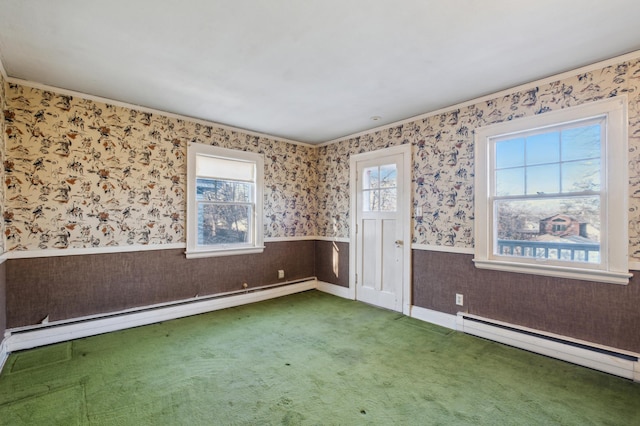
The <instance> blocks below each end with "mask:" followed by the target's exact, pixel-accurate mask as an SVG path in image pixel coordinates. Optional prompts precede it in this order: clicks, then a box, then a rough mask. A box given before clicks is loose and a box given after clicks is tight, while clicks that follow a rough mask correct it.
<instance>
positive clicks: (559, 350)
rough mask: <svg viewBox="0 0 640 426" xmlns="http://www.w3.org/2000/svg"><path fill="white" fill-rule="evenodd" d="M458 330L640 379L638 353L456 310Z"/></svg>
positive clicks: (625, 376)
mask: <svg viewBox="0 0 640 426" xmlns="http://www.w3.org/2000/svg"><path fill="white" fill-rule="evenodd" d="M457 329H458V330H459V331H463V332H465V333H467V334H471V335H474V336H478V337H482V338H485V339H489V340H493V341H496V342H500V343H504V344H506V345H509V346H513V347H517V348H520V349H525V350H528V351H530V352H535V353H539V354H542V355H546V356H549V357H552V358H557V359H561V360H563V361H567V362H571V363H573V364H577V365H581V366H584V367H588V368H592V369H594V370H599V371H603V372H605V373H609V374H613V375H616V376H620V377H624V378H627V379H631V380H634V381H636V382H640V362H639V358H640V354H636V353H633V352H628V351H621V350H618V349H615V348H610V347H606V346H603V345H598V344H594V343H590V342H585V341H580V340H577V339H571V338H567V337H564V336H559V335H554V334H551V333H546V332H542V331H539V330H533V329H529V328H526V327H519V326H515V325H512V324H508V323H504V322H500V321H494V320H491V319H488V318H483V317H479V316H476V315H471V314H465V313H458V318H457Z"/></svg>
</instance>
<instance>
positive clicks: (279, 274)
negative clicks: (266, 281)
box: [278, 269, 284, 280]
mask: <svg viewBox="0 0 640 426" xmlns="http://www.w3.org/2000/svg"><path fill="white" fill-rule="evenodd" d="M283 278H284V269H278V279H280V280H281V279H283Z"/></svg>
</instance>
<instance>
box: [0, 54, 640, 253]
mask: <svg viewBox="0 0 640 426" xmlns="http://www.w3.org/2000/svg"><path fill="white" fill-rule="evenodd" d="M639 89H640V60H633V61H629V62H625V63H620V64H618V65H614V66H609V67H605V68H602V69H600V70H596V71H591V72H587V73H583V74H580V75H576V76H573V77H570V78H565V79H562V80H558V81H555V82H552V83H549V84H544V85H540V86H539V87H536V88H532V89H527V90H523V91H515V92H511V93H508V94H506V95H504V96H500V97H496V98H494V99H491V100H488V101H484V102H480V103H477V104H474V105H470V106H466V107H461V108H459V109H455V110H451V111H447V112H444V113H442V114H437V115H433V116H429V117H426V118H424V119H418V120H415V121H412V122H408V123H404V124H402V125H399V126H394V127H391V128H388V129H384V130H380V131H375V132H371V133H368V134H365V135H362V136H358V137H354V138H350V139H346V140H343V141H341V142H338V143H334V144H329V145H324V146H321V147H310V146H302V145H295V144H290V143H285V142H282V141H276V140H273V139H269V138H258V137H256V136H251V135H247V134H244V133H241V132H235V131H231V130H227V129H224V128H220V127H216V126H213V125H212V126H208V125H203V124H199V123H194V122H190V121H186V120H179V119H176V118H170V117H165V116H162V115H156V114H149V113H146V112H141V111H136V110H134V109H127V108H122V107H115V106H110V105H106V104H102V103H99V102H94V101H90V100H85V99H79V98H73V97H69V96H64V95H60V94H55V93H52V92H47V91H42V90H38V89H32V88H27V87H24V86H21V85H13V84H7V85H6V92H5V100H6V104H7V106H6V108H5V110H4V117H5V121H4V125H5V129H4V131H5V132H6V135H7V147H6V156H5V158H4V159H3V163H4V167H5V172H4V176H5V185H4V196H5V199H6V202H5V205H6V206H7V208H6V210H5V211H4V212H3V217H4V224H5V235H6V239H7V249H8V250H37V249H52V248H73V247H91V246H97V247H102V246H123V245H129V244H166V243H172V242H184V238H185V237H184V227H185V198H184V195H185V191H186V183H185V180H184V179H185V171H186V170H185V158H184V157H185V153H186V145H187V144H188V143H191V142H196V143H206V144H213V145H218V146H222V147H225V148H235V149H245V150H250V151H253V152H260V153H263V154H264V155H265V225H264V226H265V236H266V237H293V236H314V235H320V236H326V237H338V238H347V237H349V224H350V220H351V219H350V212H349V209H350V205H349V203H350V202H349V191H350V188H349V157H350V155H352V154H356V153H362V152H369V151H373V150H376V149H380V148H385V147H390V146H395V145H399V144H411V146H412V157H413V162H412V168H413V169H412V181H413V183H412V192H413V196H412V201H413V208H414V211H415V207H418V206H420V207H421V208H422V210H423V216H422V217H414V219H413V242H414V243H418V244H428V245H440V246H447V247H454V248H472V247H473V244H474V241H473V234H474V217H473V215H474V211H473V197H474V190H473V179H474V163H473V155H474V145H473V143H474V142H473V135H474V129H475V128H477V127H479V126H485V125H489V124H492V123H497V122H501V121H504V120H513V119H518V118H520V117H525V116H531V115H534V114H542V113H545V112H547V111H552V110H557V109H560V108H566V107H570V106H573V105H578V104H582V103H585V102H590V101H595V100H598V99H603V98H607V97H612V96H619V95H626V96H627V97H628V100H629V124H630V126H629V165H628V166H629V179H630V202H629V220H630V224H629V244H630V255H631V256H632V258H635V259H640V220H639V218H640V91H639Z"/></svg>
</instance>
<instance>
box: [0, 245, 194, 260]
mask: <svg viewBox="0 0 640 426" xmlns="http://www.w3.org/2000/svg"><path fill="white" fill-rule="evenodd" d="M185 247H186V244H185V243H173V244H148V245H140V244H137V245H131V246H114V247H90V248H70V249H49V250H24V251H8V252H6V253H4V255H3V256H6V258H7V259H29V258H34V257H58V256H82V255H88V254H109V253H127V252H132V251H151V250H171V249H184V248H185Z"/></svg>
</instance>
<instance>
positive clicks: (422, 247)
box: [411, 244, 474, 254]
mask: <svg viewBox="0 0 640 426" xmlns="http://www.w3.org/2000/svg"><path fill="white" fill-rule="evenodd" d="M411 248H412V249H413V250H426V251H439V252H443V253H460V254H473V253H474V251H473V248H472V247H451V246H436V245H433V244H411Z"/></svg>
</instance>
